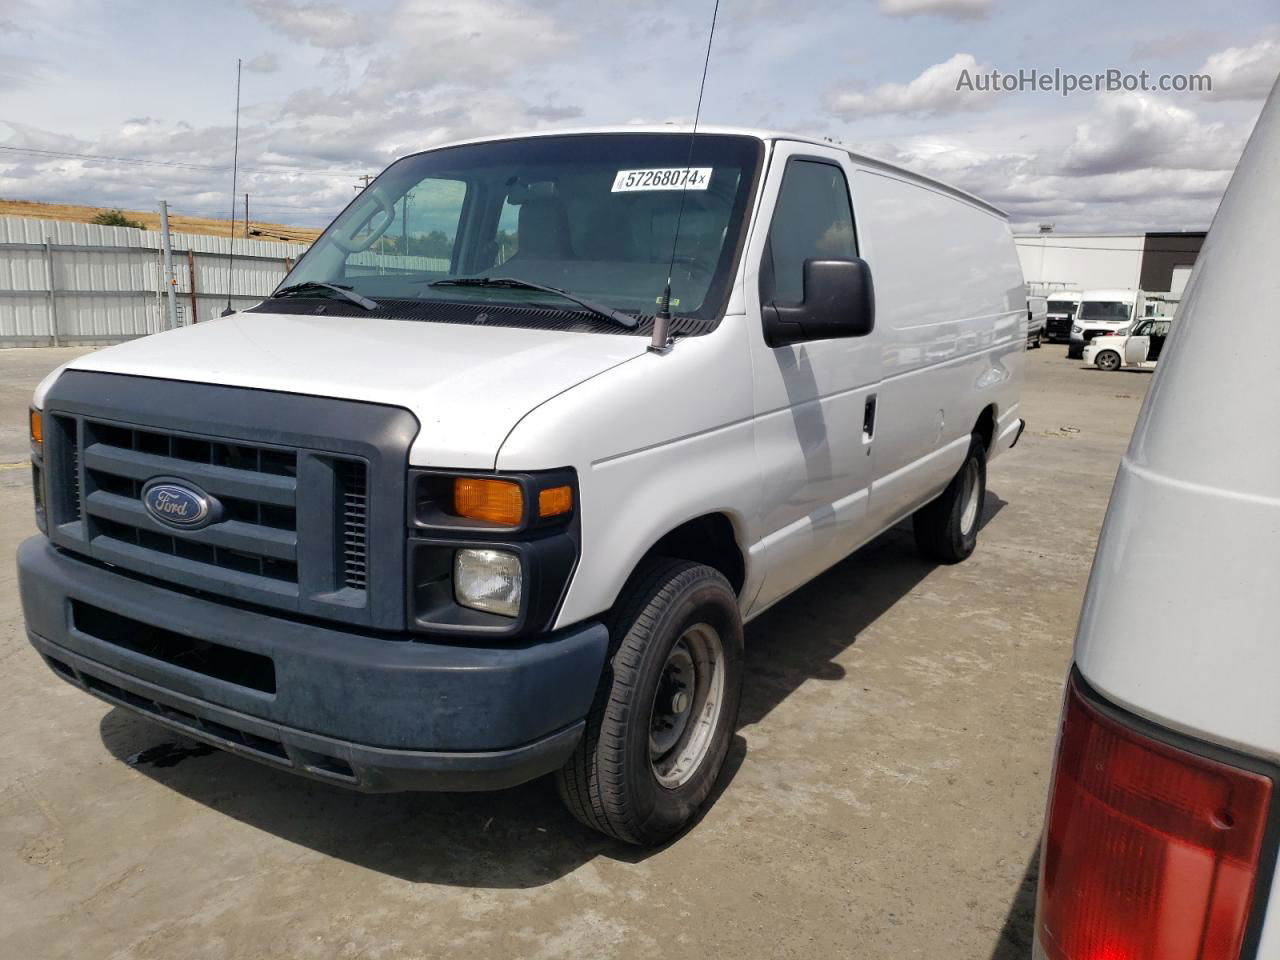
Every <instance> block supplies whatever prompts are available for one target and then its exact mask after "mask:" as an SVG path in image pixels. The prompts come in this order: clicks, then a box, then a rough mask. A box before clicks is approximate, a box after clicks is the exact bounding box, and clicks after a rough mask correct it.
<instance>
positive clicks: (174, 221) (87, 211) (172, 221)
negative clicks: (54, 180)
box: [0, 200, 320, 243]
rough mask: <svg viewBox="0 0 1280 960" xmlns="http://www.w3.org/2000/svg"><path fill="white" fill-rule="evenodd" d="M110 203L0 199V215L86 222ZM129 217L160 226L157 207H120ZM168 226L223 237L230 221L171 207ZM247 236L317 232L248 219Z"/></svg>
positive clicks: (306, 238)
mask: <svg viewBox="0 0 1280 960" xmlns="http://www.w3.org/2000/svg"><path fill="white" fill-rule="evenodd" d="M110 209H112V208H110V207H90V206H83V205H81V204H74V203H38V202H36V201H34V200H0V216H7V217H35V218H36V219H39V220H67V221H70V222H73V223H90V222H91V221H92V220H93V218H94V217H95V216H97V215H98V214H100V213H106V212H107V211H108V210H110ZM121 212H122V213H123V214H124V215H125V216H126V217H128V218H129V219H130V220H136V221H137V222H139V223H141V224H142V225H143V227H145V228H146V229H148V230H159V229H160V212H159V211H158V210H122V211H121ZM169 229H170V230H172V231H174V233H201V234H206V235H209V236H216V237H225V236H226V235H227V233H228V231H230V229H231V224H230V222H228V221H226V220H216V219H213V218H211V217H188V216H184V215H182V214H181V213H178V212H176V211H174V210H172V209H170V211H169ZM236 235H237V236H239V237H243V236H244V235H245V233H244V222H243V221H236ZM249 236H250V237H251V238H254V239H259V240H291V241H293V242H295V243H310V242H311V241H313V240H314V239H315V238H316V237H318V236H320V231H319V230H318V229H316V228H313V227H289V226H285V225H284V224H280V223H266V222H263V221H260V220H250V221H249Z"/></svg>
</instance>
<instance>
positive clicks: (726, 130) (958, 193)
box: [414, 123, 1009, 220]
mask: <svg viewBox="0 0 1280 960" xmlns="http://www.w3.org/2000/svg"><path fill="white" fill-rule="evenodd" d="M692 132H693V128H692V126H691V125H689V124H671V123H666V124H614V125H612V126H602V127H571V128H565V129H558V130H526V131H519V132H513V133H504V134H497V135H490V136H487V137H472V138H469V139H467V140H452V141H450V142H448V143H442V144H439V145H437V146H434V147H429V148H427V149H426V150H417V151H414V153H430V152H431V151H433V150H443V149H444V148H446V147H457V146H462V145H463V144H468V143H489V142H492V141H494V140H524V139H528V138H530V137H565V136H582V135H584V134H598V133H675V134H681V133H683V134H691V133H692ZM698 133H709V134H722V135H728V136H738V137H754V138H755V139H757V140H763V141H765V142H766V143H773V142H776V141H779V140H790V141H793V142H796V143H811V144H814V145H815V146H819V147H826V148H827V149H830V150H842V151H844V152H845V153H847V154H848V155H849V156H850V157H852V158H853V159H854V160H857V161H858V162H859V163H864V164H867V165H868V166H872V167H878V168H880V169H881V170H884V171H886V172H889V173H893V174H895V175H897V176H901V177H905V178H906V179H908V180H913V181H915V182H916V183H919V184H922V185H924V186H928V187H932V188H934V189H936V190H941V191H943V192H944V193H949V194H951V195H952V196H954V197H956V198H957V199H959V200H964V201H966V202H968V203H972V204H973V205H975V206H977V207H981V208H982V209H983V210H986V211H987V212H988V213H993V214H995V215H996V216H998V217H1000V218H1002V219H1004V220H1008V219H1009V215H1008V213H1006V212H1005V211H1004V210H1002V209H1000V208H999V207H997V206H995V204H992V203H988V202H987V201H986V200H983V199H982V198H981V197H977V196H974V195H973V194H972V193H969V192H968V191H967V190H962V189H960V188H959V187H957V186H954V185H952V184H949V183H945V182H943V181H942V180H936V179H934V178H933V177H927V176H925V175H924V174H921V173H916V172H915V171H913V170H908V169H907V168H906V167H901V166H898V165H897V164H895V163H890V162H889V161H887V160H882V159H880V158H879V157H875V156H872V155H871V154H867V153H860V152H858V151H855V150H852V149H851V148H850V147H849V146H848V144H844V143H840V142H838V141H835V140H827V139H824V138H820V137H808V136H804V135H803V134H795V133H786V132H784V131H778V130H766V129H762V128H758V127H729V126H714V125H708V124H699V125H698Z"/></svg>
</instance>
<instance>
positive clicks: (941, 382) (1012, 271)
mask: <svg viewBox="0 0 1280 960" xmlns="http://www.w3.org/2000/svg"><path fill="white" fill-rule="evenodd" d="M852 186H853V194H854V196H853V202H854V209H855V211H856V213H857V216H858V221H859V237H860V240H861V243H862V251H863V257H864V259H866V261H867V262H868V263H869V264H870V265H871V274H872V277H873V278H874V282H875V295H876V333H877V335H878V337H879V345H880V350H881V383H880V386H879V394H880V396H879V403H878V410H877V424H876V440H875V451H874V458H875V475H876V480H875V481H874V483H873V484H872V489H871V502H870V516H871V519H872V521H873V523H874V524H885V523H892V522H893V521H895V520H897V519H898V518H899V517H901V516H903V515H904V514H906V513H908V512H910V511H911V510H913V509H914V508H915V507H917V506H919V505H920V504H922V503H924V502H926V501H928V500H929V499H930V498H931V497H933V496H934V495H935V494H937V493H938V492H939V491H941V489H942V488H943V487H944V486H946V484H947V483H948V481H949V480H950V479H951V477H952V476H953V475H954V474H955V471H956V470H957V469H959V467H960V464H961V462H962V461H963V459H964V452H965V450H966V449H967V445H968V439H967V438H968V436H969V434H970V432H971V431H972V430H973V427H974V423H975V422H976V421H977V419H978V416H979V415H980V414H981V412H982V411H983V409H984V408H986V407H987V406H988V405H993V404H994V406H995V409H996V415H997V428H996V436H997V437H1001V436H1002V435H1006V431H1007V430H1008V429H1009V428H1010V427H1011V425H1012V424H1013V422H1014V421H1015V420H1016V418H1017V407H1018V397H1019V393H1020V391H1021V386H1022V368H1023V359H1024V358H1023V351H1024V349H1025V343H1026V336H1027V305H1026V288H1025V287H1024V285H1023V280H1022V269H1021V266H1020V265H1019V262H1018V257H1017V252H1016V251H1015V249H1014V245H1013V237H1012V235H1011V233H1010V231H1009V224H1008V222H1007V221H1006V220H1005V219H1004V218H1003V217H999V216H996V215H995V214H993V213H991V212H989V211H987V210H985V209H983V208H981V207H978V206H976V205H974V204H971V203H968V202H966V201H965V200H962V199H960V198H958V197H955V196H954V195H952V194H949V193H944V192H941V191H939V190H935V189H932V188H930V187H928V186H925V185H923V184H920V183H915V182H911V181H908V180H905V179H899V178H898V177H894V176H890V175H888V174H886V173H884V172H881V171H877V170H870V169H861V168H860V169H858V170H857V171H856V172H855V174H854V178H853V184H852ZM1006 436H1007V435H1006ZM1007 442H1008V441H1007V439H1006V441H1005V444H1006V445H1007ZM996 447H997V449H996V450H993V451H991V453H992V454H993V455H994V454H995V453H996V452H998V450H999V448H1000V444H999V443H997V444H996Z"/></svg>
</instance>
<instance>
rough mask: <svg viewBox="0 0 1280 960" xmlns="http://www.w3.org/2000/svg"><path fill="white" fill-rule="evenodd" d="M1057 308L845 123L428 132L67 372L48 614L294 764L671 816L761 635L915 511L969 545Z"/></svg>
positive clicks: (114, 698)
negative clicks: (319, 210)
mask: <svg viewBox="0 0 1280 960" xmlns="http://www.w3.org/2000/svg"><path fill="white" fill-rule="evenodd" d="M690 151H692V163H689V157H690ZM410 199H412V206H411V207H410V208H409V209H408V210H406V204H407V203H408V201H409V200H410ZM677 226H678V227H679V229H678V230H677ZM393 228H394V229H393ZM921 277H928V278H929V282H928V283H922V282H921ZM665 304H669V306H670V317H669V321H670V323H669V328H668V329H669V332H668V333H667V334H664V333H663V327H665V326H666V320H667V319H668V318H667V317H662V318H661V320H662V321H663V322H662V323H661V324H660V323H659V322H658V320H659V318H658V317H657V316H656V314H657V313H658V312H659V311H660V309H661V308H662V307H663V306H664V305H665ZM1026 323H1027V300H1026V289H1025V287H1024V286H1023V278H1022V272H1021V269H1020V267H1019V263H1018V257H1017V254H1016V251H1015V249H1014V244H1013V238H1012V236H1011V234H1010V231H1009V224H1008V221H1007V219H1006V217H1005V215H1004V214H1003V213H1002V212H1001V211H999V210H997V209H996V208H994V207H992V206H990V205H988V204H986V203H984V202H983V201H981V200H979V199H977V198H975V197H972V196H970V195H968V194H966V193H963V192H962V191H960V190H957V189H954V188H952V187H948V186H946V185H944V184H941V183H938V182H936V181H933V180H929V179H926V178H924V177H921V176H918V175H916V174H913V173H911V172H909V171H906V170H902V169H900V168H897V167H893V166H890V165H888V164H885V163H882V162H880V161H877V160H874V159H871V158H869V157H864V156H860V155H857V154H851V153H849V152H848V151H847V150H843V149H840V148H838V147H836V146H833V145H832V144H830V143H828V142H824V141H822V140H807V139H801V138H796V137H791V136H786V135H778V134H770V133H761V132H758V131H754V130H745V131H744V130H709V131H700V132H699V133H698V134H697V136H696V139H694V140H693V141H692V142H691V135H690V133H688V132H679V131H677V130H673V129H672V128H670V127H660V128H657V129H652V130H645V129H643V128H636V127H622V128H617V129H606V130H592V131H584V132H582V133H572V134H570V133H555V134H540V135H529V136H520V137H508V138H499V139H489V140H481V141H472V142H468V143H463V144H458V145H453V146H447V147H441V148H438V149H433V150H430V151H427V152H425V153H419V154H415V155H413V156H409V157H405V158H404V159H402V160H399V161H397V162H396V163H394V164H392V165H391V166H390V167H389V168H387V170H386V171H384V172H383V173H382V174H381V175H380V176H379V177H378V178H377V179H376V180H375V181H373V183H371V184H370V185H369V186H368V188H367V189H365V190H364V191H362V192H361V193H360V194H359V195H358V196H357V197H356V198H355V199H354V200H353V201H352V203H351V205H350V206H349V207H348V208H347V209H346V210H345V211H343V212H342V214H340V215H339V216H338V218H337V219H336V220H335V221H334V222H333V224H332V225H331V226H330V227H329V228H328V229H327V230H326V231H325V233H324V234H323V235H322V236H321V237H320V238H319V239H318V240H317V241H316V242H315V243H314V244H313V245H312V247H311V248H310V249H309V250H308V251H307V253H306V255H305V256H304V257H302V259H301V260H300V261H299V262H298V264H297V265H296V266H295V267H294V269H293V271H292V272H291V273H290V274H289V276H288V278H287V279H286V280H285V282H284V283H283V284H282V285H281V286H280V287H279V288H278V289H277V290H276V291H275V293H274V294H273V295H272V296H271V297H269V298H268V299H267V300H266V301H265V302H263V303H262V304H261V305H259V306H257V307H255V308H254V309H252V310H249V311H247V312H244V313H240V314H236V315H233V316H230V317H226V318H224V319H221V320H216V321H213V322H210V323H201V324H199V325H197V326H192V327H187V328H183V329H179V330H175V331H171V332H169V333H162V334H159V335H156V336H152V337H148V338H146V339H143V340H137V341H133V342H131V343H127V344H123V345H121V346H117V347H113V348H111V349H108V350H103V351H101V352H98V353H94V354H90V355H87V356H84V357H80V358H79V359H77V360H74V361H72V362H71V363H70V364H69V365H68V366H67V367H65V368H63V369H61V370H60V371H58V372H56V373H55V374H53V375H51V376H50V377H49V378H48V379H47V380H46V381H45V383H44V384H42V385H41V387H40V389H39V391H38V392H37V394H36V397H35V404H34V409H33V411H32V427H33V429H32V442H33V451H34V453H33V462H34V465H35V470H34V473H35V479H36V503H37V515H38V519H39V522H40V525H41V528H42V529H43V530H44V534H43V535H41V536H39V537H36V538H33V539H31V540H29V541H27V542H26V543H25V544H23V546H22V548H21V550H20V553H19V559H18V563H19V577H20V584H21V592H22V601H23V609H24V613H25V616H26V623H27V631H28V635H29V637H30V640H31V643H32V644H33V645H34V646H35V647H36V649H37V650H38V651H39V652H40V654H41V655H42V656H43V657H44V658H45V659H46V661H47V663H48V664H49V666H50V667H51V668H52V669H53V670H54V671H55V672H56V673H57V674H58V675H59V676H60V677H62V678H63V679H65V680H67V681H68V682H70V683H72V684H74V685H76V686H79V687H81V688H82V689H84V690H85V691H87V692H89V693H91V694H93V695H95V696H97V697H100V698H102V699H104V700H106V701H108V702H110V703H113V704H116V705H118V706H121V707H124V708H126V709H130V710H134V711H137V712H139V713H142V714H143V715H146V716H148V717H151V718H152V719H154V720H155V721H156V722H158V723H161V724H164V725H166V726H169V727H172V728H174V729H177V730H180V731H181V732H183V733H185V734H188V735H190V736H192V737H195V738H197V739H200V740H204V741H207V742H209V743H213V744H215V745H217V746H219V747H222V748H224V749H227V750H231V751H234V752H236V753H239V754H242V755H244V756H246V757H251V758H253V759H255V760H260V761H262V762H265V763H269V764H272V765H274V766H276V767H278V768H281V769H286V770H291V771H294V772H296V773H300V774H304V775H306V776H309V777H314V778H316V779H319V780H324V781H326V782H329V783H333V784H339V785H344V786H348V787H354V788H357V789H363V790H405V789H424V790H461V789H494V788H499V787H505V786H510V785H512V784H516V783H520V782H522V781H525V780H529V779H531V778H533V777H537V776H540V775H543V774H548V773H554V774H556V775H557V777H558V782H559V787H560V792H561V796H562V797H563V799H564V801H565V803H566V804H567V805H568V807H569V809H570V810H572V812H573V813H574V814H575V815H576V816H577V817H578V818H580V819H581V820H582V821H583V822H584V823H586V824H588V825H589V826H591V827H594V828H596V829H597V830H600V831H603V832H605V833H608V834H611V835H613V836H615V837H618V838H620V839H622V840H625V841H628V842H632V843H638V844H654V843H660V842H662V841H663V840H666V839H668V838H669V837H671V836H672V835H673V834H675V833H676V832H678V831H679V830H680V829H682V828H683V827H684V826H685V825H686V824H687V823H689V822H690V820H691V819H692V818H693V817H694V816H695V815H696V813H697V811H698V810H699V808H700V807H701V806H702V805H703V804H704V802H705V801H706V800H707V798H708V796H709V795H710V793H711V790H712V786H713V784H714V783H715V782H716V778H717V777H718V776H719V774H720V770H721V767H722V765H723V763H724V759H725V755H726V753H727V751H728V749H729V744H730V740H731V738H732V736H733V733H734V730H735V727H736V724H737V714H738V700H739V692H740V690H741V686H742V677H743V670H744V669H745V661H744V659H743V650H742V643H743V633H742V625H743V623H744V622H745V621H747V620H749V619H751V618H752V617H754V616H756V615H758V614H759V613H761V612H762V611H764V610H767V609H768V608H769V607H770V606H772V605H773V604H775V603H777V602H778V601H779V600H781V599H782V598H783V597H786V596H787V595H788V594H790V593H792V592H793V591H795V590H796V589H798V588H799V587H801V586H803V585H804V584H805V583H807V582H808V581H810V580H811V579H813V578H814V577H815V576H817V575H818V574H819V573H821V572H822V571H824V570H826V569H827V568H829V567H830V566H831V565H832V564H834V563H836V562H837V561H839V560H840V559H842V558H843V557H845V556H847V555H848V554H849V553H850V552H852V551H853V550H856V549H857V548H858V547H859V546H861V545H862V544H864V543H866V542H867V541H868V540H870V539H871V538H873V537H875V536H876V535H877V534H879V533H880V532H881V531H883V530H885V529H886V528H888V527H890V526H892V525H893V524H895V523H897V522H898V521H899V520H901V519H903V518H904V517H908V516H914V521H913V522H914V528H915V534H916V539H917V542H918V544H919V547H920V549H921V551H922V552H923V553H924V555H925V556H927V557H929V558H931V559H933V560H935V561H939V562H944V563H952V562H956V561H959V560H962V559H964V558H965V557H967V556H968V555H969V553H970V552H971V551H972V550H973V549H974V545H975V543H976V540H977V535H978V530H979V528H980V526H981V523H982V516H983V512H982V511H983V497H984V492H985V488H986V470H987V463H988V462H989V461H990V460H991V458H993V457H995V456H997V455H998V454H1000V453H1001V452H1003V451H1004V450H1007V449H1008V448H1009V447H1011V446H1013V444H1014V443H1015V442H1016V441H1017V439H1018V437H1019V435H1020V434H1021V431H1022V429H1023V426H1024V424H1023V421H1022V419H1021V416H1020V414H1019V398H1020V391H1021V385H1022V370H1023V362H1024V352H1025V343H1026ZM90 735H94V736H96V732H95V731H90V730H86V736H90Z"/></svg>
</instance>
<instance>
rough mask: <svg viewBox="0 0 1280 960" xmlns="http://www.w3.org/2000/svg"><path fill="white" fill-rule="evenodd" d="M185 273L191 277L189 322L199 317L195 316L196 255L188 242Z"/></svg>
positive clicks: (195, 321)
mask: <svg viewBox="0 0 1280 960" xmlns="http://www.w3.org/2000/svg"><path fill="white" fill-rule="evenodd" d="M187 275H188V276H189V277H191V322H192V323H197V322H199V320H200V318H199V317H198V316H196V257H195V254H194V253H192V252H191V246H190V244H188V245H187Z"/></svg>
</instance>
